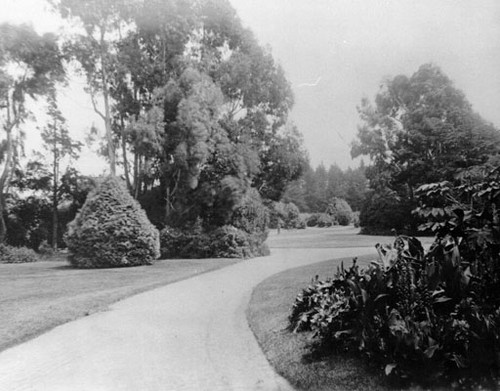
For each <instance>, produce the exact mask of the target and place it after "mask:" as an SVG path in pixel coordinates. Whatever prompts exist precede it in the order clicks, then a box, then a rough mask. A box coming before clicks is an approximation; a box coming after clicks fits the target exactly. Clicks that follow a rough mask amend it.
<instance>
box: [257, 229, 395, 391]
mask: <svg viewBox="0 0 500 391" xmlns="http://www.w3.org/2000/svg"><path fill="white" fill-rule="evenodd" d="M361 240H362V239H361ZM371 240H373V237H372V238H371ZM354 255H355V254H353V256H354ZM351 259H352V258H347V259H345V258H344V259H339V260H333V261H326V262H322V263H318V264H314V265H309V266H305V267H301V268H297V269H292V270H287V271H285V272H282V273H279V274H277V275H275V276H272V277H270V278H268V279H267V280H265V281H263V282H262V283H261V284H259V285H258V286H257V287H256V288H255V290H254V292H253V294H252V298H251V301H250V305H249V307H248V309H247V318H248V321H249V324H250V328H251V329H252V331H253V332H254V334H255V336H256V338H257V340H258V342H259V344H260V346H261V348H262V350H263V352H264V354H265V355H266V357H267V358H268V360H269V361H270V363H271V365H272V366H273V367H274V368H275V370H276V371H277V372H278V373H279V374H280V375H281V376H283V377H284V378H286V379H287V380H288V381H289V382H290V383H291V384H292V385H293V386H294V387H296V388H297V389H301V390H315V391H316V390H318V391H319V390H325V391H326V390H342V391H348V390H387V389H388V388H387V387H386V386H385V385H384V379H383V378H382V377H381V376H380V375H378V374H376V373H373V372H372V371H370V370H369V369H368V368H367V367H366V365H365V364H364V363H363V362H362V361H361V360H359V359H356V358H350V357H346V356H339V357H328V358H324V357H323V358H321V357H312V356H311V354H310V349H309V346H310V344H311V335H310V333H297V334H294V333H291V332H289V331H287V330H286V327H287V325H288V315H289V314H290V309H291V306H292V304H293V302H294V300H295V297H296V296H297V294H298V293H299V292H300V291H301V289H302V288H304V287H306V286H307V285H308V284H309V283H310V282H311V279H312V278H313V277H314V276H316V275H319V277H320V279H324V278H327V277H332V276H333V273H334V272H335V270H336V267H337V265H339V264H340V261H341V260H343V261H344V265H347V266H349V265H350V264H351ZM373 259H374V257H373V256H366V257H360V258H359V264H360V265H363V264H364V263H365V262H367V261H370V260H373Z"/></svg>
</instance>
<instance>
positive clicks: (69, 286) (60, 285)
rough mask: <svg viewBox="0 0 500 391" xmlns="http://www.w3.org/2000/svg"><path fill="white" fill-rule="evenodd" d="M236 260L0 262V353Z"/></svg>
mask: <svg viewBox="0 0 500 391" xmlns="http://www.w3.org/2000/svg"><path fill="white" fill-rule="evenodd" d="M236 262H239V260H237V259H198V260H161V261H157V262H156V263H155V264H154V265H152V266H138V267H130V268H118V269H74V268H72V267H70V266H69V265H68V264H67V262H65V261H64V260H58V261H40V262H37V263H26V264H0V351H1V350H4V349H6V348H9V347H11V346H14V345H16V344H19V343H21V342H24V341H26V340H28V339H30V338H33V337H35V336H37V335H39V334H41V333H43V332H46V331H48V330H50V329H52V328H54V327H55V326H58V325H60V324H63V323H66V322H68V321H71V320H74V319H76V318H80V317H83V316H86V315H89V314H91V313H93V312H96V311H102V310H105V309H106V308H107V307H108V306H109V305H110V304H112V303H114V302H116V301H118V300H121V299H124V298H126V297H128V296H131V295H133V294H137V293H140V292H143V291H146V290H149V289H153V288H155V287H159V286H162V285H165V284H169V283H172V282H175V281H179V280H182V279H186V278H188V277H192V276H194V275H197V274H201V273H205V272H208V271H211V270H215V269H219V268H222V267H224V266H228V265H231V264H234V263H236Z"/></svg>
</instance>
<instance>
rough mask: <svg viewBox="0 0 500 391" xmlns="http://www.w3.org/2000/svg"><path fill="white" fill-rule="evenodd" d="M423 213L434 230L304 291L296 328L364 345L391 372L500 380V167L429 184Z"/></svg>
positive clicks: (328, 342) (476, 382)
mask: <svg viewBox="0 0 500 391" xmlns="http://www.w3.org/2000/svg"><path fill="white" fill-rule="evenodd" d="M416 195H417V197H418V200H419V207H418V208H417V209H416V210H415V214H416V215H417V217H418V218H419V219H426V220H427V223H425V224H423V225H422V227H421V228H422V229H424V230H431V231H433V232H435V233H436V238H435V241H434V243H433V245H432V246H431V248H430V249H429V251H428V252H427V253H426V254H424V252H423V250H422V246H421V245H420V242H419V241H418V240H416V239H415V238H409V237H403V236H400V237H398V238H397V239H396V241H395V243H394V245H393V246H386V247H384V246H379V245H378V246H377V249H378V251H379V256H380V259H379V261H377V262H373V263H371V264H370V265H369V266H368V267H366V268H359V267H358V266H357V265H356V263H354V264H353V266H352V267H351V268H349V269H344V268H343V267H341V268H339V270H338V271H337V274H336V276H335V277H334V278H332V279H329V280H326V281H317V280H316V281H314V282H313V284H312V285H311V286H309V287H308V288H306V289H305V290H304V291H303V292H302V293H301V294H300V295H299V296H298V297H297V299H296V301H295V304H294V307H293V310H292V313H291V316H290V327H291V328H292V329H294V330H296V331H302V330H310V331H313V332H314V335H315V337H316V338H317V339H318V341H319V342H320V344H321V345H322V346H328V347H332V346H335V347H336V348H337V349H346V350H348V351H352V352H362V353H363V354H364V355H365V356H366V357H369V358H370V362H372V363H376V364H378V365H380V368H381V369H383V371H384V372H385V373H386V374H387V375H391V377H392V378H395V379H405V380H406V381H413V382H419V383H422V381H423V380H425V381H427V382H428V384H424V386H429V385H433V386H438V382H439V381H442V382H444V383H443V384H441V385H442V386H443V387H449V386H450V384H454V385H456V386H460V387H462V388H465V389H470V388H481V387H490V388H496V387H497V386H498V381H499V378H498V373H499V372H498V371H499V370H500V263H499V262H498V260H499V254H500V223H499V221H500V219H499V212H498V210H499V209H498V208H499V207H500V168H498V169H495V170H493V171H492V172H489V173H487V174H484V173H482V174H481V173H477V172H476V173H470V175H469V176H467V177H465V178H463V179H462V183H461V184H459V185H453V184H451V183H449V182H440V183H435V184H427V185H423V186H421V187H420V188H419V189H418V190H417V191H416Z"/></svg>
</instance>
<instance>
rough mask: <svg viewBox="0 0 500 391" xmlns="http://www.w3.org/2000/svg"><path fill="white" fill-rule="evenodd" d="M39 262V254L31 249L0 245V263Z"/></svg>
mask: <svg viewBox="0 0 500 391" xmlns="http://www.w3.org/2000/svg"><path fill="white" fill-rule="evenodd" d="M38 260H39V258H38V255H37V253H36V252H34V251H33V250H32V249H30V248H26V247H13V246H8V245H4V244H2V245H0V263H29V262H36V261H38Z"/></svg>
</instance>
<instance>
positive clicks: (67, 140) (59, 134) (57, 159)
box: [42, 93, 82, 250]
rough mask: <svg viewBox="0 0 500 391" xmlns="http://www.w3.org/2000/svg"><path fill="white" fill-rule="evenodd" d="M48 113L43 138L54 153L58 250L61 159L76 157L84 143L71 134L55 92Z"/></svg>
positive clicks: (54, 220)
mask: <svg viewBox="0 0 500 391" xmlns="http://www.w3.org/2000/svg"><path fill="white" fill-rule="evenodd" d="M47 115H48V116H49V123H48V124H47V125H46V126H45V128H44V129H43V130H42V139H43V141H44V142H45V145H44V147H45V149H46V150H47V151H48V152H49V153H50V154H51V155H52V248H53V249H54V250H57V238H58V211H57V207H58V205H59V199H60V186H59V177H60V165H61V159H63V158H64V157H66V156H69V157H71V158H76V157H77V156H78V152H79V151H80V150H81V147H82V143H80V142H78V141H73V140H72V139H71V137H70V136H69V132H68V128H67V126H66V120H65V118H64V117H63V115H62V113H61V112H60V110H59V108H58V106H57V100H56V95H55V93H52V94H50V95H49V105H48V108H47Z"/></svg>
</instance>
